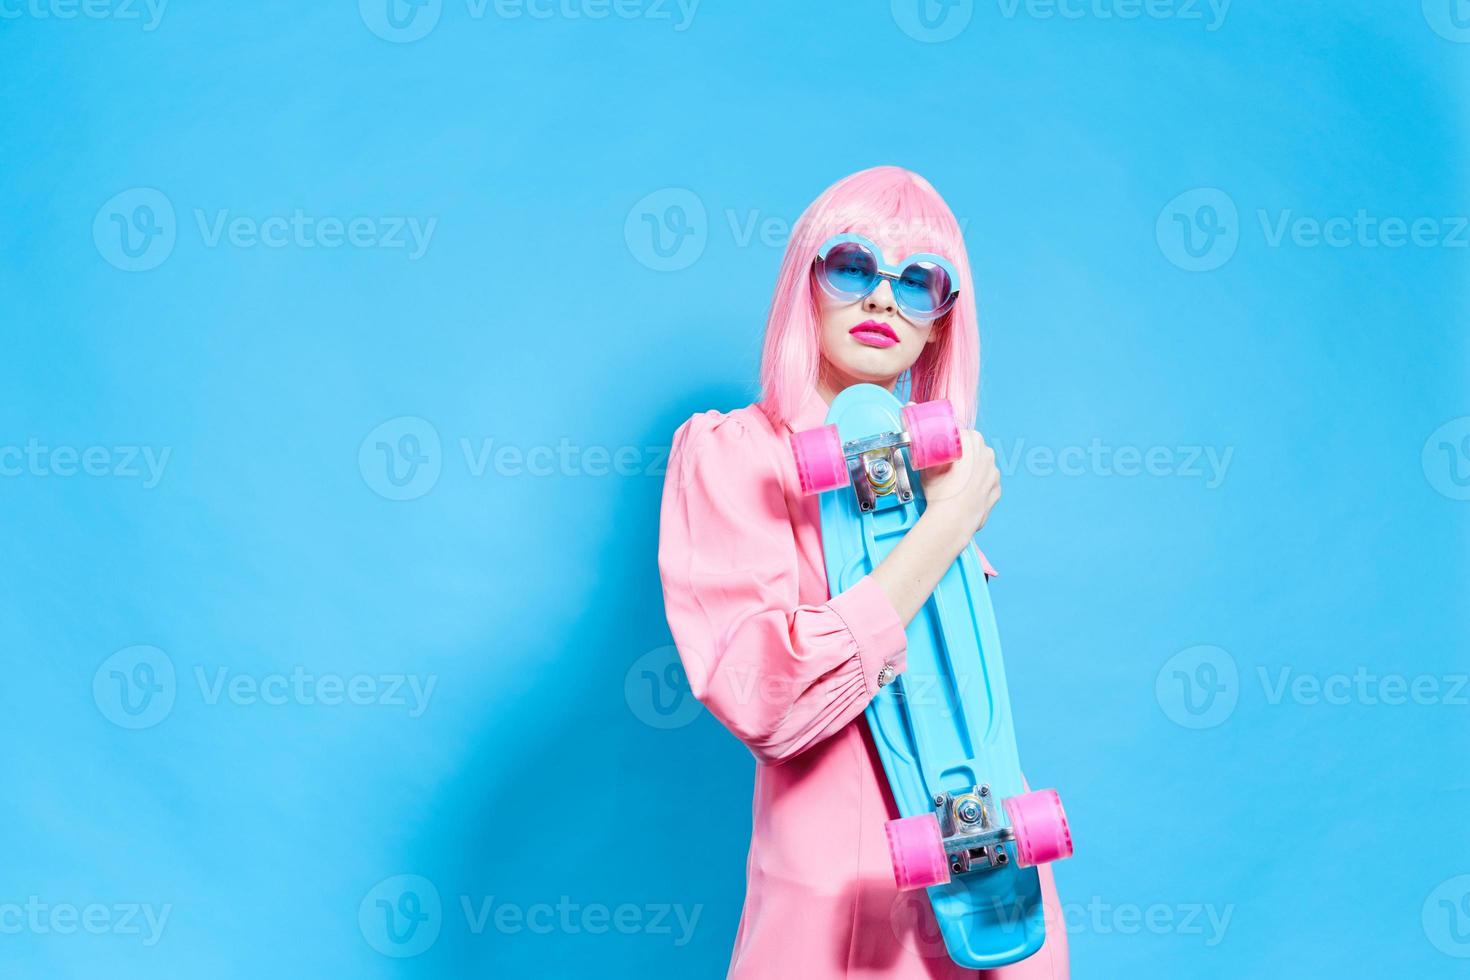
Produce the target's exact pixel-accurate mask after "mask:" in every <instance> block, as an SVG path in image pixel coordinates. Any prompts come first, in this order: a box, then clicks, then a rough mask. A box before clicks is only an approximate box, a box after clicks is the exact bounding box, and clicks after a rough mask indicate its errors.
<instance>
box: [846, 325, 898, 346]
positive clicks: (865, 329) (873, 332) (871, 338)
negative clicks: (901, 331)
mask: <svg viewBox="0 0 1470 980" xmlns="http://www.w3.org/2000/svg"><path fill="white" fill-rule="evenodd" d="M848 333H850V334H852V336H853V337H855V338H856V339H857V342H858V343H860V344H866V345H867V346H869V347H892V346H893V345H894V344H896V343H898V334H896V333H894V332H893V328H892V327H890V326H889V325H888V324H886V323H879V322H878V321H877V320H864V321H863V322H862V323H859V324H858V325H857V326H855V327H853V328H852V329H851V330H849V331H848Z"/></svg>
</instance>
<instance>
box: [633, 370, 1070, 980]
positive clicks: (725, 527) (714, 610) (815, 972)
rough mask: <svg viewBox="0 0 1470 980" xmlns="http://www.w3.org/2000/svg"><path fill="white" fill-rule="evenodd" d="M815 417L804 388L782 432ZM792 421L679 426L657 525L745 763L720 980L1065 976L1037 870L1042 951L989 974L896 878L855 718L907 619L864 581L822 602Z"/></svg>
mask: <svg viewBox="0 0 1470 980" xmlns="http://www.w3.org/2000/svg"><path fill="white" fill-rule="evenodd" d="M826 412H827V405H826V403H825V402H823V400H822V398H821V396H820V395H818V394H817V393H816V392H815V391H813V392H812V393H810V394H809V395H808V398H807V401H806V402H805V403H804V404H803V406H802V409H801V411H800V413H799V415H798V418H797V419H795V423H794V427H795V428H798V429H804V428H810V427H812V426H817V425H821V424H822V422H823V419H824V418H825V416H826ZM792 428H793V426H791V425H786V424H784V423H780V422H775V421H774V420H773V419H771V418H770V417H769V416H768V415H767V413H766V411H765V410H764V406H762V405H760V404H755V405H748V406H746V407H745V408H742V409H738V410H736V411H733V412H730V413H728V414H722V413H720V412H714V411H710V412H705V413H703V414H700V415H695V416H693V417H692V418H690V419H689V421H687V422H685V423H684V424H683V425H682V426H680V427H679V430H678V432H677V433H675V435H674V443H673V448H672V452H671V454H670V457H669V469H668V475H667V477H666V478H665V484H664V495H663V505H662V514H661V518H660V538H659V549H658V563H659V572H660V575H661V577H662V580H663V591H664V603H665V607H666V609H667V612H668V619H669V629H670V630H671V631H672V633H673V636H674V641H675V643H676V645H677V646H678V649H679V656H680V658H681V659H682V661H683V664H684V669H685V672H686V673H687V674H688V677H689V686H690V689H691V690H692V691H693V693H694V695H695V697H697V698H698V699H699V700H700V702H701V703H702V704H704V706H705V707H706V708H708V709H709V710H710V712H711V713H712V714H713V715H714V716H715V717H716V718H718V719H719V720H720V722H721V723H722V724H724V726H725V727H726V728H728V729H729V730H730V731H731V732H733V733H734V734H735V736H736V737H737V738H739V739H740V740H741V741H742V742H744V743H745V744H746V745H747V746H748V747H749V748H750V750H751V752H752V753H754V754H755V758H756V762H757V765H756V770H755V800H754V805H753V814H752V818H753V827H752V830H751V841H750V853H749V857H748V859H747V866H746V893H745V907H744V911H743V913H742V915H741V919H740V931H739V933H738V935H737V936H736V938H735V950H734V953H733V955H732V957H731V961H730V972H729V976H730V977H732V978H737V980H773V978H783V977H800V978H810V980H826V978H838V977H906V978H907V977H920V978H922V977H930V978H933V977H943V978H959V977H979V976H986V977H996V978H1005V980H1035V978H1043V977H1046V978H1065V977H1067V976H1068V965H1067V937H1066V931H1065V929H1064V927H1063V921H1062V916H1061V914H1060V912H1059V910H1058V903H1057V896H1056V887H1055V885H1054V884H1053V882H1052V877H1051V872H1050V870H1049V869H1047V868H1042V869H1041V877H1042V888H1043V894H1044V898H1045V905H1046V922H1047V939H1046V943H1045V945H1044V946H1043V947H1042V948H1041V950H1040V951H1039V952H1038V953H1036V954H1035V955H1034V956H1031V957H1028V958H1027V959H1025V960H1022V961H1021V962H1020V963H1017V964H1014V965H1012V966H1009V967H1006V968H1004V969H1001V970H995V971H989V972H984V973H976V972H975V971H972V970H963V969H961V968H959V967H957V966H956V965H955V964H954V963H953V962H952V961H951V960H950V959H949V956H948V954H946V953H945V951H944V943H943V941H942V940H941V939H940V938H939V932H938V927H937V925H936V924H935V922H934V919H933V913H932V911H931V910H930V907H929V902H928V899H927V897H926V896H925V895H924V894H923V893H922V892H919V893H911V892H905V893H900V892H899V891H898V890H897V887H896V886H895V885H894V881H893V872H892V869H891V866H890V864H889V859H888V847H887V844H886V841H885V838H884V834H883V823H884V821H885V820H888V819H890V818H892V817H897V816H898V813H897V811H896V809H895V807H894V804H893V800H892V798H891V796H890V794H889V791H888V785H887V782H886V780H885V778H884V775H883V771H882V766H881V764H880V762H879V761H878V755H877V752H876V750H875V749H874V747H873V742H872V738H871V736H870V735H869V733H868V727H867V724H866V722H864V721H863V720H862V719H861V718H860V716H861V715H862V712H863V709H864V708H865V707H866V706H867V704H868V701H869V700H871V699H872V697H873V694H874V693H875V692H876V691H877V689H878V688H877V679H878V672H879V670H880V669H881V668H882V667H883V665H884V664H891V665H892V666H893V667H894V669H895V670H899V671H902V670H903V668H904V656H905V650H906V645H907V643H906V639H905V636H904V627H903V623H902V622H901V621H900V619H899V617H898V613H897V612H896V611H895V610H894V608H893V605H892V603H890V602H889V601H888V597H887V595H886V594H885V593H884V592H883V590H882V589H881V588H880V587H879V585H878V584H877V583H876V582H875V581H873V580H872V578H870V577H864V578H863V579H861V580H860V581H859V582H858V583H857V584H856V585H854V586H853V587H852V588H850V589H848V590H847V591H846V592H843V593H842V594H840V595H837V596H834V597H832V598H831V599H829V598H828V592H827V573H826V568H825V565H824V562H823V558H822V538H821V522H820V517H819V514H818V509H817V499H816V498H815V497H804V496H802V495H801V492H800V490H799V489H798V487H797V482H796V471H795V468H794V466H793V464H792V461H791V452H790V450H789V448H788V446H787V441H786V440H787V435H788V433H790V432H791V430H792ZM981 560H982V561H984V558H983V556H982V558H981ZM985 570H986V573H987V574H992V575H993V574H994V570H993V569H991V568H990V566H989V564H988V563H986V564H985Z"/></svg>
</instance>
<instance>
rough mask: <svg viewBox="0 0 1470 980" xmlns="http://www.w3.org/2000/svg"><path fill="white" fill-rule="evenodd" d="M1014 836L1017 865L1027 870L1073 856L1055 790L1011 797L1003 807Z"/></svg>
mask: <svg viewBox="0 0 1470 980" xmlns="http://www.w3.org/2000/svg"><path fill="white" fill-rule="evenodd" d="M1004 806H1005V809H1006V816H1007V817H1009V818H1010V821H1011V830H1013V831H1015V834H1016V862H1017V863H1018V864H1020V866H1021V867H1023V868H1030V867H1033V866H1035V865H1038V864H1046V863H1048V862H1050V861H1058V860H1061V859H1062V858H1065V857H1071V856H1072V831H1071V830H1069V829H1068V828H1067V813H1066V811H1065V810H1063V809H1062V798H1061V797H1060V796H1058V795H1057V791H1056V790H1054V789H1038V790H1035V791H1033V792H1030V793H1023V794H1021V795H1020V796H1012V797H1011V798H1010V799H1008V800H1006V801H1005V803H1004Z"/></svg>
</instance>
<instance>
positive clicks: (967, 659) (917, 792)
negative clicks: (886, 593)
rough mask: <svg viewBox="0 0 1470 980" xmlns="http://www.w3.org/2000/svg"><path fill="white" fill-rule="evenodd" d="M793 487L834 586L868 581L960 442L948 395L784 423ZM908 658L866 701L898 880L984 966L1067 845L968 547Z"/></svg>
mask: <svg viewBox="0 0 1470 980" xmlns="http://www.w3.org/2000/svg"><path fill="white" fill-rule="evenodd" d="M791 443H792V450H793V452H794V453H795V455H796V463H797V472H798V475H799V476H800V477H801V482H802V489H803V490H804V491H805V492H807V493H821V494H822V496H821V514H822V543H823V550H824V553H825V556H826V564H827V581H828V585H829V588H830V589H831V592H832V594H833V595H836V594H838V593H840V592H843V591H845V590H847V589H848V588H850V587H851V586H853V585H854V584H856V583H857V581H858V580H859V579H861V578H862V577H863V576H864V575H867V574H868V573H869V572H871V571H872V570H873V568H874V567H876V566H877V565H878V563H879V562H880V561H882V560H883V558H885V557H886V556H887V555H888V553H889V552H890V551H892V550H893V548H894V546H895V545H897V544H898V542H899V540H900V539H901V538H902V537H903V535H904V534H905V533H906V532H907V531H908V530H909V528H911V527H913V526H914V523H915V522H916V521H918V519H919V515H920V514H922V513H923V511H924V506H925V503H924V494H923V490H922V487H921V485H920V483H919V480H918V479H917V473H916V471H922V470H924V469H927V468H928V467H930V466H936V465H941V464H943V463H947V462H949V461H951V460H953V459H954V458H956V457H957V456H958V455H959V454H960V451H961V447H960V439H959V431H958V426H957V424H956V422H955V417H954V412H953V409H952V408H951V407H950V405H949V403H948V402H947V401H938V402H925V403H922V404H917V405H909V406H907V407H905V406H903V405H901V404H900V403H899V401H898V399H897V398H895V397H894V396H893V395H892V394H890V393H889V392H888V391H886V390H884V389H882V388H880V387H878V386H876V385H869V384H860V385H854V386H853V387H851V388H848V389H846V390H845V391H843V392H842V393H841V394H839V395H838V396H837V398H836V399H835V400H834V401H833V402H832V406H831V408H830V410H829V411H828V413H827V425H826V426H824V427H823V428H820V429H811V430H807V431H805V432H797V433H793V434H792V437H791ZM907 635H908V666H907V669H906V670H905V671H904V672H903V673H901V674H898V675H896V676H892V675H891V671H888V670H885V671H884V676H881V677H880V678H879V683H880V684H883V685H884V686H882V687H881V688H880V689H879V691H878V694H877V696H875V697H874V698H873V700H872V702H871V703H870V704H869V705H868V708H867V720H868V726H869V728H870V730H871V732H872V735H873V741H874V742H875V743H876V745H877V748H878V755H879V757H880V758H881V759H882V762H883V768H884V771H885V772H886V774H887V776H888V784H889V787H890V789H891V790H892V792H893V798H894V801H895V802H896V803H897V805H898V812H899V814H900V819H897V820H891V821H889V822H888V824H887V827H886V830H887V833H888V843H889V848H890V851H891V853H892V855H893V859H894V877H895V879H896V880H897V882H898V885H899V887H900V889H910V888H920V887H923V888H927V890H928V894H929V899H930V902H931V903H932V905H933V908H934V917H935V919H936V920H937V922H938V924H939V929H940V932H941V934H942V935H943V937H944V943H945V947H946V949H947V950H948V952H949V955H950V958H951V959H953V960H954V961H955V962H956V963H958V964H959V965H961V966H964V967H970V968H975V969H986V968H993V967H998V966H1004V965H1005V964H1007V963H1014V962H1016V961H1017V960H1021V959H1024V958H1026V957H1027V956H1030V955H1031V954H1032V953H1035V952H1036V951H1037V950H1038V949H1040V948H1041V944H1042V942H1043V941H1044V940H1045V938H1046V924H1045V922H1044V920H1043V915H1042V902H1041V882H1040V878H1039V876H1038V874H1037V872H1036V865H1038V864H1042V863H1045V862H1047V861H1052V860H1057V859H1059V858H1063V857H1067V856H1069V855H1070V854H1071V853H1072V841H1071V835H1070V833H1069V831H1068V830H1067V823H1066V815H1065V814H1064V813H1063V811H1062V806H1061V801H1060V799H1059V798H1058V796H1057V794H1056V791H1055V790H1040V791H1036V792H1031V791H1029V790H1028V789H1027V787H1026V785H1025V783H1024V781H1023V779H1022V776H1021V760H1020V757H1019V755H1018V754H1017V751H1016V733H1015V728H1014V725H1013V724H1012V720H1011V704H1010V696H1009V693H1008V692H1007V689H1006V677H1005V666H1004V662H1003V660H1002V658H1001V651H1000V638H999V636H998V635H997V633H996V627H995V613H994V610H993V609H992V607H991V603H990V590H989V586H988V585H987V583H986V579H985V573H984V571H983V570H982V568H981V565H980V560H979V556H978V554H977V552H976V551H975V549H974V548H966V549H965V550H964V551H963V552H961V554H960V556H959V557H958V558H957V559H956V560H955V563H954V564H953V565H952V566H950V568H949V570H948V571H946V572H945V573H944V577H943V578H942V579H941V580H940V582H939V585H938V587H937V588H935V590H934V593H933V595H932V596H931V597H930V598H929V600H928V602H926V603H925V605H924V608H923V609H922V610H920V612H919V614H918V615H917V616H915V617H914V619H913V621H912V622H911V623H910V624H909V626H908V629H907Z"/></svg>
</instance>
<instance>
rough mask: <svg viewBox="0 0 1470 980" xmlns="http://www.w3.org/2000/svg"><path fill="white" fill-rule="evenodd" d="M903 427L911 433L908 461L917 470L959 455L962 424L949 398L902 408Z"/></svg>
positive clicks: (946, 461) (947, 460) (957, 457)
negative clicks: (957, 418) (958, 420)
mask: <svg viewBox="0 0 1470 980" xmlns="http://www.w3.org/2000/svg"><path fill="white" fill-rule="evenodd" d="M903 427H904V428H905V429H907V430H908V433H909V462H910V463H912V464H913V466H914V469H916V470H926V469H928V468H929V467H931V466H938V465H939V464H940V463H948V462H950V461H951V460H956V459H959V458H960V453H961V447H960V426H959V423H958V422H956V421H955V417H954V406H953V405H951V404H950V403H949V399H948V398H939V399H936V400H934V401H932V402H919V403H917V404H914V405H905V406H904V407H903Z"/></svg>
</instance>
